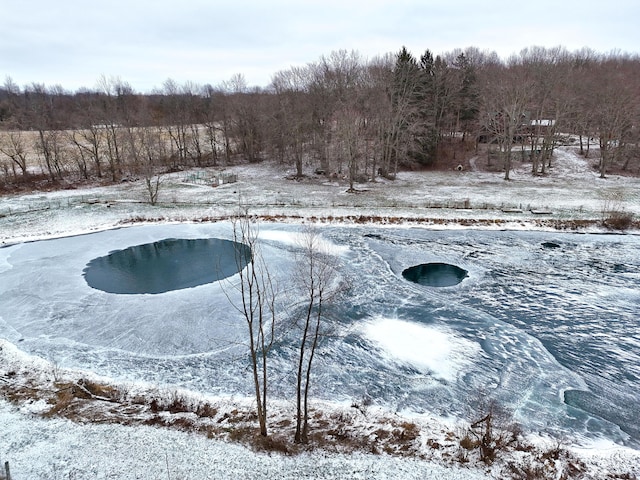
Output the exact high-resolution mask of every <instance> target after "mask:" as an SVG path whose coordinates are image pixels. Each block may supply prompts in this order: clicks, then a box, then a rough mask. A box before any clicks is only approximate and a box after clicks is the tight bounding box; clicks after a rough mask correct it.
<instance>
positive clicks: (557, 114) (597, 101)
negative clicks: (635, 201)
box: [0, 47, 640, 191]
mask: <svg viewBox="0 0 640 480" xmlns="http://www.w3.org/2000/svg"><path fill="white" fill-rule="evenodd" d="M567 134H571V135H572V136H574V137H575V138H577V140H576V148H579V149H580V153H581V154H583V155H585V156H589V154H590V148H591V146H592V145H595V146H596V147H597V148H596V149H595V150H597V153H593V157H594V158H595V159H596V160H594V162H595V161H597V168H598V170H599V172H600V176H601V177H605V176H606V175H607V173H608V172H611V171H615V172H617V173H624V172H627V173H629V174H637V173H639V172H640V139H639V138H638V137H639V135H640V57H639V56H638V55H631V54H626V53H619V52H612V53H608V54H601V53H597V52H594V51H592V50H589V49H586V48H585V49H582V50H578V51H574V52H570V51H568V50H566V49H565V48H563V47H555V48H544V47H531V48H527V49H524V50H523V51H521V52H520V53H519V54H517V55H513V56H511V57H509V58H507V59H501V58H500V57H498V55H497V54H496V53H494V52H487V51H481V50H479V49H477V48H473V47H471V48H467V49H465V50H459V49H458V50H454V51H451V52H447V53H444V54H442V55H434V54H433V53H432V52H430V51H429V50H426V51H425V52H424V53H422V54H421V55H420V56H416V55H414V54H413V53H411V52H409V51H408V50H407V49H406V48H404V47H403V48H402V49H400V51H399V52H397V53H395V54H391V53H390V54H386V55H383V56H379V57H375V58H373V59H365V58H363V57H362V56H361V55H360V54H359V53H358V52H356V51H351V52H348V51H346V50H340V51H334V52H332V53H331V54H329V55H327V56H322V57H321V58H320V59H319V60H318V61H316V62H312V63H309V64H307V65H305V66H300V67H291V68H289V69H287V70H283V71H279V72H276V73H274V74H273V76H272V82H271V84H270V85H268V86H267V87H264V88H262V87H249V86H247V84H246V82H245V80H244V77H243V76H242V75H241V74H237V75H235V76H234V77H232V78H231V79H230V80H228V81H226V82H223V83H222V84H220V85H217V86H212V85H200V84H195V83H193V82H186V83H184V84H178V83H177V82H175V81H174V80H172V79H167V80H166V81H165V82H164V83H163V84H162V86H161V87H160V88H158V89H156V90H154V91H152V92H150V93H140V92H136V91H135V90H134V89H133V88H132V87H131V85H130V84H128V83H127V82H126V81H125V80H122V79H121V78H118V77H106V76H102V77H101V78H100V79H99V80H98V82H97V85H96V87H95V88H93V89H80V90H78V91H75V92H69V91H67V90H65V89H64V88H63V87H62V86H59V85H55V86H46V85H44V84H38V83H32V84H30V85H25V86H23V87H20V86H18V85H17V84H15V82H13V80H12V79H11V77H6V80H5V83H4V85H3V86H0V191H2V190H4V191H13V190H16V189H19V188H30V187H33V186H35V185H42V184H44V183H46V184H49V185H64V184H68V183H78V182H83V181H99V182H104V183H109V182H117V181H121V180H122V179H125V178H129V177H140V176H144V177H145V178H147V179H150V178H156V177H157V176H158V175H161V174H162V173H164V172H169V171H179V170H182V169H188V168H193V167H207V166H213V167H225V166H227V165H231V164H234V163H237V162H258V161H263V160H270V161H274V162H278V163H279V164H282V165H283V167H286V168H287V169H291V168H295V172H296V173H295V175H296V176H302V175H303V174H304V172H305V170H306V169H307V168H308V167H311V168H312V169H313V170H314V171H316V172H317V173H319V174H325V175H328V176H338V175H339V176H340V177H341V178H344V179H346V180H348V182H349V184H350V188H351V189H353V188H354V183H356V182H363V181H367V180H371V179H374V178H375V177H376V176H377V175H382V176H385V177H387V178H394V177H395V175H396V173H397V171H398V170H399V169H428V168H433V169H436V168H452V167H454V166H455V165H457V164H460V165H461V167H462V164H463V162H464V160H465V159H468V158H469V157H471V156H473V155H476V154H478V152H479V149H480V148H481V146H483V147H484V151H486V152H487V159H488V160H489V163H490V161H491V158H494V159H495V165H496V166H497V168H499V169H500V170H502V171H503V172H504V176H505V179H509V172H510V170H511V167H512V162H513V161H514V159H515V158H525V152H526V158H527V161H530V162H531V173H532V175H544V174H546V173H547V169H548V168H549V167H550V166H551V158H552V153H553V149H554V148H555V147H556V146H557V145H558V144H559V143H560V142H565V141H566V140H567V139H566V136H567ZM520 153H522V156H518V155H520ZM516 154H518V155H516Z"/></svg>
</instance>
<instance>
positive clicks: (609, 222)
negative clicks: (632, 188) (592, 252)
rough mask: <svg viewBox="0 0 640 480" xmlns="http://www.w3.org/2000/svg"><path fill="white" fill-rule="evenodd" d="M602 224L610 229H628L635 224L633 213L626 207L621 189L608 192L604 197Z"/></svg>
mask: <svg viewBox="0 0 640 480" xmlns="http://www.w3.org/2000/svg"><path fill="white" fill-rule="evenodd" d="M601 214H602V224H603V225H604V226H605V227H606V228H608V229H610V230H620V231H624V230H628V229H629V228H630V227H631V226H632V225H633V214H632V213H631V212H627V211H626V210H625V208H624V193H623V192H622V191H621V190H612V191H610V192H607V193H606V194H605V195H604V197H603V199H602V208H601Z"/></svg>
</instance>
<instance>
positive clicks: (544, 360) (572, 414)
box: [0, 223, 640, 448]
mask: <svg viewBox="0 0 640 480" xmlns="http://www.w3.org/2000/svg"><path fill="white" fill-rule="evenodd" d="M301 228H302V227H299V226H287V225H284V226H283V225H270V224H268V225H262V226H261V227H260V233H261V237H262V239H263V245H262V253H263V256H264V258H265V260H266V261H267V263H268V265H269V268H270V271H271V273H272V274H273V276H274V280H275V281H276V284H277V285H278V288H279V290H280V291H281V292H282V294H281V295H280V298H279V302H280V307H281V308H280V311H281V312H286V315H283V317H282V322H283V323H282V324H281V329H282V332H283V333H282V336H281V339H280V342H279V343H278V346H277V350H276V351H275V356H274V361H273V375H274V376H273V378H274V381H273V386H274V390H275V393H276V394H277V395H282V396H289V395H290V393H291V391H292V388H293V378H292V375H293V368H292V365H293V362H294V359H295V355H296V351H295V342H294V338H295V329H292V328H290V327H291V325H290V323H287V322H290V320H291V317H292V316H295V314H296V312H297V310H298V309H299V308H301V305H299V299H298V298H296V297H295V296H294V295H291V293H290V292H291V281H292V280H291V278H292V275H291V272H292V267H293V261H294V253H295V250H296V249H297V248H299V247H298V243H297V242H296V241H295V237H296V235H297V234H298V233H299V232H300V230H301ZM321 233H322V236H323V239H324V241H325V243H326V245H327V246H328V247H329V251H330V252H332V254H333V255H336V256H337V257H338V259H339V262H340V276H341V280H342V281H343V285H344V288H343V291H342V292H341V295H340V296H339V297H338V299H337V300H336V301H335V302H334V303H333V304H332V305H331V306H330V308H329V309H328V310H329V315H330V318H329V319H328V321H327V330H328V331H329V333H331V335H328V336H326V337H325V338H323V341H322V345H321V351H320V352H319V355H318V357H317V362H318V363H317V370H316V377H315V390H314V392H313V394H314V395H316V396H318V397H322V398H326V399H332V400H346V401H352V400H353V401H360V400H361V399H362V398H363V397H364V396H368V397H370V398H371V399H372V401H373V402H374V403H376V404H381V405H385V406H387V407H389V408H391V409H394V410H404V409H408V410H413V411H430V412H433V413H435V414H440V415H452V416H464V417H474V416H475V414H476V413H477V412H475V411H474V410H475V409H476V408H477V407H476V406H475V405H476V403H477V401H478V398H480V397H481V396H491V397H492V398H495V399H497V400H498V401H499V402H500V403H502V404H503V405H504V406H506V407H507V408H508V409H509V410H510V411H512V412H513V415H514V417H515V419H516V420H517V421H519V422H520V423H522V424H523V425H524V427H525V428H526V429H528V430H530V431H536V432H537V431H549V432H555V433H557V434H560V435H566V434H570V435H573V436H587V437H606V438H610V439H613V440H615V441H617V442H619V443H624V444H627V445H631V446H634V447H636V448H638V447H639V446H640V420H639V419H640V394H639V393H638V392H640V325H639V321H640V320H639V316H640V315H639V314H640V239H639V238H638V237H635V236H630V235H629V236H625V235H578V234H560V233H540V232H494V231H491V232H489V231H486V232H483V231H472V230H452V231H449V230H447V231H431V230H424V229H419V228H406V229H400V228H398V229H395V228H394V229H392V228H375V227H322V228H321ZM207 238H210V239H231V238H232V231H231V227H230V225H228V224H223V223H220V224H211V225H203V224H198V225H159V226H139V227H130V228H126V229H119V230H111V231H105V232H100V233H95V234H90V235H84V236H78V237H68V238H61V239H55V240H49V241H41V242H34V243H25V244H20V245H15V246H11V247H6V248H2V249H0V336H2V337H6V338H7V339H9V340H10V341H12V342H15V343H16V344H18V345H19V346H20V348H22V349H24V350H26V351H28V352H32V353H36V354H39V355H42V356H44V357H46V358H49V359H51V360H54V361H55V362H57V363H58V364H60V365H62V366H66V367H77V368H82V369H88V370H93V371H96V372H99V373H101V374H105V375H111V376H113V377H116V378H119V379H123V380H127V379H129V380H144V381H150V382H157V383H159V384H162V385H175V386H182V387H185V388H190V389H195V390H199V391H203V392H210V393H220V394H223V393H228V394H242V395H245V394H246V395H251V383H250V379H249V377H248V374H249V372H248V369H247V368H246V365H247V363H246V357H245V356H244V355H245V354H246V349H245V348H244V347H243V346H242V343H243V338H244V329H245V328H246V327H245V325H244V323H243V320H242V319H241V317H240V316H239V314H238V312H237V311H236V310H235V309H234V308H232V306H231V304H230V300H231V301H233V300H234V298H236V299H237V290H236V286H237V281H238V278H237V277H238V276H237V275H233V274H231V275H230V276H228V277H227V278H226V279H224V280H221V281H215V282H213V283H206V284H203V285H198V286H194V287H192V288H184V289H182V290H174V291H167V292H165V293H158V294H148V293H147V294H129V295H119V294H114V293H108V292H105V291H102V290H98V289H95V288H92V287H91V286H89V285H88V284H87V282H86V281H85V278H84V277H83V270H84V269H85V267H86V266H87V264H89V262H90V261H91V260H93V259H95V258H99V257H104V256H107V255H108V254H109V253H110V252H113V251H114V250H124V249H127V248H129V247H133V246H137V245H144V244H152V243H154V242H158V241H162V240H165V239H185V240H188V239H207ZM425 264H450V265H454V266H457V267H458V268H460V269H461V270H463V271H465V272H466V275H467V276H466V277H465V278H464V279H463V280H462V281H461V282H460V283H457V284H455V285H451V286H443V287H442V286H441V287H439V288H435V287H432V286H429V285H424V284H420V283H415V282H412V281H409V280H407V279H406V278H404V277H403V272H404V271H405V270H407V269H408V268H410V267H412V266H417V265H425Z"/></svg>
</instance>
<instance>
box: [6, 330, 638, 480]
mask: <svg viewBox="0 0 640 480" xmlns="http://www.w3.org/2000/svg"><path fill="white" fill-rule="evenodd" d="M0 359H1V360H2V361H1V363H0V365H2V367H0V378H1V379H2V383H0V389H1V390H2V392H3V394H4V395H5V396H6V395H7V393H8V392H14V393H15V392H18V391H20V390H22V393H20V394H19V395H18V393H16V395H14V396H13V403H8V402H7V401H6V400H2V401H0V424H2V425H3V428H2V429H0V456H1V459H2V460H3V461H9V462H10V465H11V470H12V475H13V478H15V479H18V480H19V479H24V478H29V479H55V478H79V479H85V478H86V479H89V478H91V479H101V478H119V479H134V478H140V479H147V478H192V479H205V478H211V479H214V478H216V479H217V478H225V479H226V478H229V479H231V478H247V479H262V478H273V479H298V478H316V479H363V480H364V479H367V480H370V479H390V478H403V479H423V478H429V479H436V480H437V479H443V480H462V479H465V480H475V479H481V478H500V479H502V478H521V477H519V476H518V475H519V473H518V472H520V473H521V472H523V471H525V469H529V471H534V470H535V469H539V471H540V472H542V471H545V472H546V473H547V474H550V473H553V474H554V475H556V474H557V475H561V474H562V472H565V473H568V472H571V471H574V473H577V474H580V476H579V477H575V478H587V479H602V478H635V477H633V476H627V477H623V476H622V475H624V474H626V475H635V476H637V475H640V452H637V451H633V450H629V449H625V448H621V447H618V446H612V445H610V444H606V445H603V444H601V445H593V446H592V447H591V448H585V447H582V448H580V449H577V448H570V449H568V450H567V449H566V447H565V446H564V445H558V444H557V443H554V442H553V441H551V440H545V439H543V438H530V439H528V441H527V443H526V445H528V446H527V447H526V448H525V447H524V445H525V444H522V447H521V448H519V449H509V450H507V451H505V452H501V453H500V456H499V457H498V459H497V461H496V462H495V463H494V464H492V465H489V466H487V465H485V464H483V463H482V462H479V461H478V460H477V456H476V455H475V454H474V453H473V452H469V451H466V450H464V449H463V448H462V447H460V437H459V434H460V433H461V432H462V433H464V427H463V426H462V425H461V424H457V425H456V424H452V423H450V422H445V421H443V420H438V419H436V418H433V417H430V416H416V415H413V416H409V417H402V416H398V415H392V416H389V414H388V413H385V412H384V411H382V410H380V409H375V408H373V407H372V408H370V409H368V410H367V409H366V408H365V407H363V406H360V407H359V409H354V408H352V407H348V406H340V405H330V404H320V405H319V408H320V409H321V410H315V412H316V418H317V415H318V414H319V412H322V414H324V415H327V418H333V419H342V421H344V424H343V425H342V427H343V430H342V432H341V435H342V437H341V438H342V440H341V441H338V442H337V443H335V444H333V445H332V444H330V443H327V444H325V445H324V447H319V448H316V449H312V450H309V451H301V452H299V453H297V454H295V455H283V454H280V453H269V452H264V451H262V452H260V451H256V450H255V449H254V448H251V447H249V446H247V445H243V444H241V443H237V442H230V441H229V440H228V439H226V440H225V439H222V440H220V439H216V438H208V437H211V436H212V435H211V434H209V435H208V436H207V435H205V434H203V433H202V430H201V429H199V428H198V426H199V424H198V417H197V416H195V415H193V414H188V413H182V412H176V413H175V414H171V413H169V412H160V413H158V412H157V411H156V412H154V411H153V409H152V408H150V407H149V408H146V409H137V410H136V412H135V413H133V405H129V409H130V412H129V421H127V419H126V416H125V417H122V416H120V415H118V414H117V413H116V412H115V410H116V407H114V403H110V402H106V401H104V400H101V399H94V401H93V402H90V401H89V400H87V399H86V398H85V399H81V398H80V397H78V398H76V399H75V400H74V401H72V402H70V403H69V404H68V405H66V406H65V407H64V408H58V406H57V405H55V404H54V403H55V402H54V401H52V398H53V397H55V396H56V395H57V394H59V391H60V390H59V388H60V386H61V385H66V384H68V383H69V382H78V379H79V378H84V379H85V380H84V381H85V382H92V381H99V380H98V379H97V378H96V377H93V376H91V375H90V374H87V373H86V372H79V371H64V370H61V369H59V368H57V367H56V366H55V365H52V364H50V363H49V362H46V361H44V360H42V359H39V358H37V357H34V356H30V355H26V354H24V353H23V352H21V351H20V350H19V349H17V348H16V347H15V346H13V345H11V344H10V343H8V342H6V341H0ZM87 375H88V376H87ZM87 378H88V379H89V380H87ZM103 380H104V379H103ZM87 384H88V383H87ZM126 388H127V396H129V397H132V396H138V397H139V396H140V395H142V393H143V392H146V393H147V394H148V395H149V394H150V392H152V391H153V390H152V387H150V386H149V385H144V384H138V385H133V384H130V385H128V386H127V387H126ZM56 389H58V390H56ZM26 390H30V393H29V392H26ZM156 393H158V392H156ZM175 394H176V392H165V393H164V395H165V397H170V396H172V395H174V396H175ZM20 395H21V396H20ZM182 395H185V397H183V398H187V397H186V396H188V395H189V393H188V392H182ZM191 395H192V396H193V397H192V398H195V399H197V398H202V397H199V395H198V394H191ZM47 396H48V397H47ZM18 397H19V398H18ZM157 398H159V397H156V399H157ZM166 400H167V401H169V399H168V398H166ZM209 400H211V399H209ZM83 401H84V402H87V403H85V405H84V408H83V409H79V408H77V407H78V405H79V404H80V403H81V402H83ZM138 401H139V400H138ZM73 402H75V403H73ZM250 403H251V402H250V400H248V399H235V400H234V399H232V398H228V399H222V398H218V399H215V401H214V402H213V403H212V404H213V405H215V408H216V410H217V413H216V415H218V417H219V419H228V418H229V417H230V416H232V415H234V412H237V411H238V409H242V408H245V407H247V406H249V407H250ZM53 410H55V412H56V413H55V414H54V415H52V414H51V412H52V411H53ZM82 412H84V413H82ZM109 412H110V413H111V416H108V415H107V413H109ZM91 414H94V415H95V416H96V418H97V419H99V421H94V422H91V421H89V420H88V418H87V417H86V416H87V415H91ZM291 414H292V410H291V405H287V404H283V403H282V402H280V403H278V402H276V403H275V404H274V405H273V406H272V414H271V424H272V427H271V428H272V435H273V436H275V437H278V436H282V435H283V433H285V432H286V433H287V434H288V435H289V437H290V436H291V432H290V431H289V430H290V428H287V426H288V425H289V422H287V420H288V419H290V418H291ZM158 415H160V416H161V417H162V418H163V421H159V420H158ZM71 419H73V421H72V420H71ZM219 419H216V422H215V423H220V422H221V420H219ZM346 419H349V420H348V421H345V420H346ZM134 420H135V421H134ZM187 420H189V421H187ZM201 420H202V423H203V424H204V423H206V422H211V419H206V418H201ZM152 425H163V426H152ZM185 426H189V427H188V428H185ZM200 426H201V425H200ZM225 428H226V429H227V430H228V431H229V432H231V431H232V429H231V428H229V425H228V424H227V425H226V426H225ZM233 428H236V429H243V428H247V425H245V424H243V423H242V422H237V423H235V424H234V427H233ZM333 428H341V425H339V424H336V425H334V426H333ZM403 428H404V430H402V429H403ZM318 429H319V427H318V426H317V425H316V426H315V430H318ZM221 430H223V429H221ZM254 431H255V430H254ZM413 431H415V432H419V433H418V434H417V436H416V437H415V441H413V440H411V443H407V441H408V440H407V439H408V438H409V439H411V438H413V436H409V437H408V432H413ZM398 432H406V433H405V434H403V435H404V436H399V435H398ZM230 435H233V434H230ZM376 437H380V438H389V439H390V440H391V441H390V442H389V443H388V444H385V443H378V444H376V443H374V442H372V439H374V438H376ZM358 439H359V440H358ZM244 441H250V439H249V438H245V440H244ZM359 441H362V442H364V443H362V445H378V448H380V449H381V450H380V451H379V452H378V453H377V454H372V453H367V452H365V451H363V450H362V448H361V447H360V446H358V445H359V444H358V442H359ZM531 441H533V443H528V442H531ZM394 443H395V444H398V445H400V446H402V445H411V448H410V449H406V450H405V449H402V448H401V449H400V450H395V451H394V450H392V449H391V447H392V446H393V444H394ZM290 446H291V447H292V448H293V445H292V444H290ZM385 446H386V447H387V448H390V450H389V451H388V453H386V448H385ZM576 469H577V470H576ZM554 472H555V473H554ZM616 475H617V476H616ZM544 478H547V477H544ZM557 478H560V477H559V476H558V477H557ZM563 478H565V477H563ZM568 478H573V477H568Z"/></svg>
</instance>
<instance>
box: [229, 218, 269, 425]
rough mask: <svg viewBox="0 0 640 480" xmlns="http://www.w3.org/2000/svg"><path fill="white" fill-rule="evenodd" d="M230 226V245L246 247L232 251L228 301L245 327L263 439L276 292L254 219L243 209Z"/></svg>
mask: <svg viewBox="0 0 640 480" xmlns="http://www.w3.org/2000/svg"><path fill="white" fill-rule="evenodd" d="M232 222H233V239H234V241H235V242H238V243H240V244H242V245H244V246H246V247H248V249H247V248H236V263H237V265H238V270H239V273H238V275H239V280H240V281H239V284H238V285H237V291H238V293H239V295H240V300H239V301H234V299H232V298H231V295H230V294H229V295H228V297H229V299H230V301H231V303H232V305H233V306H234V307H235V308H236V309H237V310H238V311H239V312H240V314H241V315H242V317H243V318H244V320H245V322H246V324H247V333H248V337H249V338H248V340H249V353H250V357H251V370H252V374H253V386H254V390H255V399H256V414H257V417H258V423H259V425H260V435H262V436H267V393H268V386H269V375H268V368H267V366H268V357H269V351H270V350H271V347H272V345H273V342H274V340H275V328H276V308H275V300H276V291H275V287H274V284H273V282H272V279H271V275H270V273H269V269H268V268H267V265H266V263H265V261H264V258H263V256H262V252H261V251H260V242H259V240H258V233H259V227H258V224H257V221H256V219H255V218H252V217H251V216H250V215H249V212H248V209H247V208H246V207H241V208H240V209H239V211H238V214H237V215H236V216H235V218H233V220H232ZM247 252H248V253H247ZM247 255H248V258H247ZM245 265H246V267H245ZM234 302H235V303H234Z"/></svg>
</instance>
